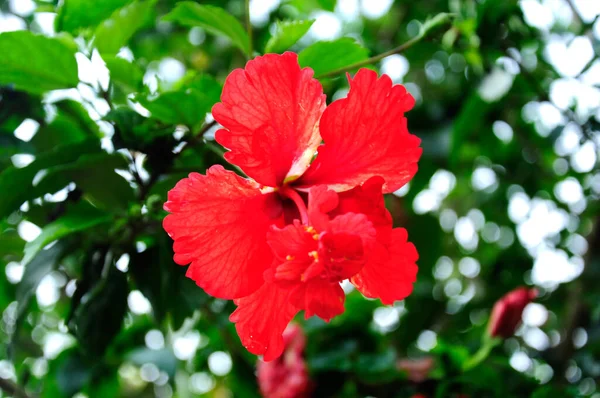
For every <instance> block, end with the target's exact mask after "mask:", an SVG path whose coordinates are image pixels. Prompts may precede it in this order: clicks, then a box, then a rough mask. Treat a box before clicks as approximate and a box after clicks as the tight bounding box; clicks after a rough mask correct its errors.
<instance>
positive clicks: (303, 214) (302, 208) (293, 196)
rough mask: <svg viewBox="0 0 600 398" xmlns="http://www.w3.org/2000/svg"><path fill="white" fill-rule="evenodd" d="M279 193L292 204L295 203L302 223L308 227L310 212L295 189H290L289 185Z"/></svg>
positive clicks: (283, 187)
mask: <svg viewBox="0 0 600 398" xmlns="http://www.w3.org/2000/svg"><path fill="white" fill-rule="evenodd" d="M279 193H280V194H281V195H282V196H283V197H285V198H288V199H290V200H291V201H292V202H294V204H295V205H296V207H297V208H298V212H299V213H300V219H301V221H302V224H304V225H308V211H307V210H306V204H305V203H304V200H303V199H302V197H301V196H300V194H299V193H298V192H297V191H296V190H295V189H293V188H290V187H289V186H288V185H284V186H282V187H281V188H280V190H279ZM311 228H312V227H311ZM313 231H314V228H313Z"/></svg>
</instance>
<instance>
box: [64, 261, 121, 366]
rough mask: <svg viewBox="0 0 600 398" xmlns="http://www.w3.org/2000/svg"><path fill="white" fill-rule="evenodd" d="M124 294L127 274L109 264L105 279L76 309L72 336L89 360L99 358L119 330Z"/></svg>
mask: <svg viewBox="0 0 600 398" xmlns="http://www.w3.org/2000/svg"><path fill="white" fill-rule="evenodd" d="M128 294H129V287H128V285H127V275H125V274H124V273H123V272H121V271H119V270H118V269H117V268H116V267H115V266H114V264H110V268H109V269H108V273H107V275H106V277H105V278H104V279H102V280H101V281H100V282H99V283H98V284H97V285H96V286H95V287H94V288H93V289H92V291H91V292H90V293H89V297H88V298H87V300H86V301H85V302H84V303H82V304H81V305H80V306H79V308H78V309H77V313H76V315H75V324H76V325H77V331H76V337H77V340H78V341H79V344H80V346H81V347H82V348H83V349H84V350H85V352H86V354H88V355H89V356H90V357H92V358H97V357H99V356H102V355H103V354H104V352H105V350H106V348H107V347H108V345H109V344H110V343H111V342H112V340H113V338H114V337H115V336H116V335H117V334H118V333H119V331H120V330H121V325H122V324H123V318H124V316H125V314H126V313H127V296H128Z"/></svg>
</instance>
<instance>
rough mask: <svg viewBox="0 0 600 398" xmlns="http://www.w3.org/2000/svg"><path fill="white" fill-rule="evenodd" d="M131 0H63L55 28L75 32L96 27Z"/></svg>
mask: <svg viewBox="0 0 600 398" xmlns="http://www.w3.org/2000/svg"><path fill="white" fill-rule="evenodd" d="M130 1H131V0H103V1H100V2H98V1H93V0H65V1H63V2H62V5H61V6H60V8H59V9H58V13H57V16H56V30H57V31H59V32H60V31H65V32H69V33H77V32H78V31H79V30H80V29H84V28H93V27H96V26H97V25H98V24H99V23H100V22H102V21H104V20H105V19H107V18H108V17H110V16H111V14H112V13H113V12H114V11H115V10H117V9H118V8H121V7H123V6H125V5H126V4H127V3H129V2H130Z"/></svg>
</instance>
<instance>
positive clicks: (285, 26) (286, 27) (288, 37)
mask: <svg viewBox="0 0 600 398" xmlns="http://www.w3.org/2000/svg"><path fill="white" fill-rule="evenodd" d="M314 22H315V21H314V20H312V19H309V20H304V21H278V22H277V24H276V27H275V33H273V36H271V38H270V39H269V41H268V42H267V44H266V46H265V53H282V52H284V51H285V50H287V49H289V48H290V47H291V46H293V45H294V44H296V42H297V41H298V40H300V38H302V36H304V35H305V34H306V32H308V30H309V29H310V27H311V26H312V24H313V23H314Z"/></svg>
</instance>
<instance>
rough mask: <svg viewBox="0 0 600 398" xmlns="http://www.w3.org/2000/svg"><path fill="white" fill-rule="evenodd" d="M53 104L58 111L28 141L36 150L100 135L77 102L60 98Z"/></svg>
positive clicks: (96, 126) (44, 149)
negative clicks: (60, 99)
mask: <svg viewBox="0 0 600 398" xmlns="http://www.w3.org/2000/svg"><path fill="white" fill-rule="evenodd" d="M54 105H55V106H56V109H57V111H58V113H57V114H56V116H55V117H54V118H53V119H52V120H51V121H50V123H48V124H43V125H42V126H41V127H40V129H39V131H38V132H37V134H36V135H35V136H33V138H32V139H31V141H30V142H31V144H32V145H34V146H35V148H36V149H37V150H38V152H45V151H48V150H51V149H52V148H55V147H57V146H59V145H63V144H68V143H74V142H81V141H85V140H87V139H90V138H93V137H99V136H100V131H99V129H98V125H97V124H96V123H95V122H94V121H93V120H92V119H91V118H90V116H89V114H88V112H87V110H86V109H85V108H84V107H83V106H82V105H81V104H80V103H79V102H76V101H73V100H62V101H58V102H55V103H54Z"/></svg>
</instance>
